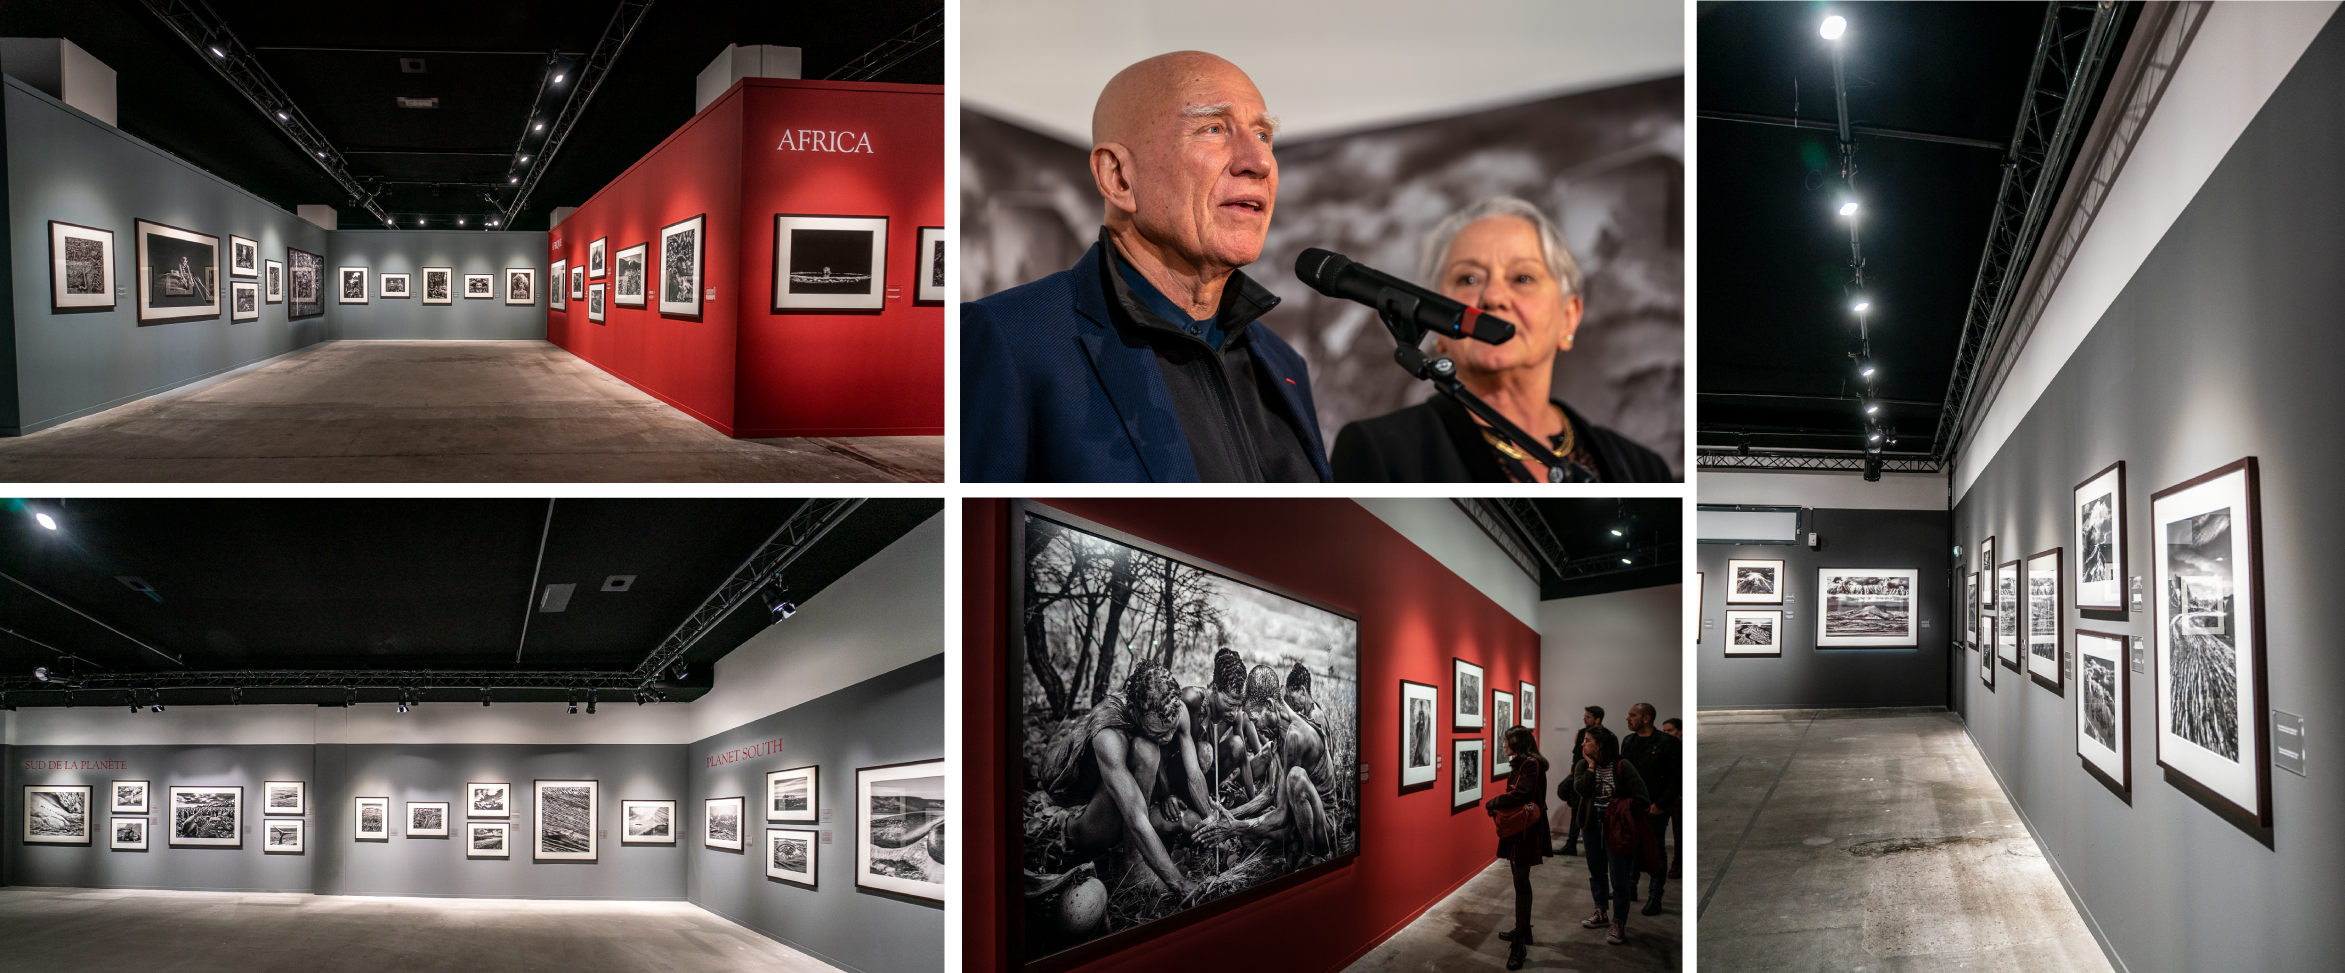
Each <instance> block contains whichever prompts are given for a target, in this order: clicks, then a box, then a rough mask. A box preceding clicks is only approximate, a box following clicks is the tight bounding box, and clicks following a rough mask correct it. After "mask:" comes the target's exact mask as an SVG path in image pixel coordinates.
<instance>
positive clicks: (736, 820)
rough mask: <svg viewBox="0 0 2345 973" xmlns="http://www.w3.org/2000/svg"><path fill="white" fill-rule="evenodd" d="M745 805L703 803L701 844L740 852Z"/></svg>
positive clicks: (726, 800) (719, 800)
mask: <svg viewBox="0 0 2345 973" xmlns="http://www.w3.org/2000/svg"><path fill="white" fill-rule="evenodd" d="M596 286H601V285H596ZM743 803H744V802H743V801H742V799H741V798H738V797H712V798H709V799H708V800H707V801H705V802H703V804H704V806H705V809H704V813H703V814H702V815H701V819H702V822H703V823H704V824H705V825H706V834H705V837H704V838H703V839H702V841H701V843H702V844H705V845H707V846H709V847H711V848H724V849H727V850H730V851H740V850H741V812H742V804H743Z"/></svg>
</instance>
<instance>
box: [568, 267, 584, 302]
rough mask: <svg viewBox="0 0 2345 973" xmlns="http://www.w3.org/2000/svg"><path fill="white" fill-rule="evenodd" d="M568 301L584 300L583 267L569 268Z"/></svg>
mask: <svg viewBox="0 0 2345 973" xmlns="http://www.w3.org/2000/svg"><path fill="white" fill-rule="evenodd" d="M570 299H571V300H573V301H583V300H585V299H586V268H584V267H572V268H570Z"/></svg>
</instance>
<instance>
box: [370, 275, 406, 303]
mask: <svg viewBox="0 0 2345 973" xmlns="http://www.w3.org/2000/svg"><path fill="white" fill-rule="evenodd" d="M375 280H376V282H377V283H378V284H379V285H380V289H381V291H382V295H383V296H384V297H395V298H399V299H401V300H405V299H406V298H408V297H411V296H413V295H411V294H410V293H408V284H409V283H411V282H410V281H409V280H408V279H407V275H406V274H377V275H375Z"/></svg>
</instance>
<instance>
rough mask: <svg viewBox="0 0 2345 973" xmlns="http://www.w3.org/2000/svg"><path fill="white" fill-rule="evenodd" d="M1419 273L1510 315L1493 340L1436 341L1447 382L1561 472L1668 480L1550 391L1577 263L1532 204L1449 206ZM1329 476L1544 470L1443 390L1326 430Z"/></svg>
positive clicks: (1563, 345)
mask: <svg viewBox="0 0 2345 973" xmlns="http://www.w3.org/2000/svg"><path fill="white" fill-rule="evenodd" d="M1417 277H1418V279H1419V280H1420V281H1421V282H1423V283H1424V284H1425V285H1426V286H1428V287H1431V288H1432V289H1434V290H1436V291H1439V292H1440V293H1442V294H1444V295H1446V296H1448V297H1450V298H1452V299H1454V300H1456V301H1459V302H1461V303H1463V304H1466V305H1468V306H1470V307H1474V308H1477V309H1479V310H1481V311H1482V312H1483V313H1485V314H1492V315H1496V316H1498V317H1501V318H1505V319H1506V320H1508V321H1512V322H1514V325H1515V335H1514V337H1513V338H1511V339H1509V340H1507V341H1506V342H1504V343H1502V344H1495V345H1493V344H1486V343H1483V342H1479V341H1467V340H1460V339H1456V338H1449V337H1443V338H1441V339H1439V342H1438V344H1437V345H1436V348H1435V350H1436V352H1437V353H1438V354H1441V355H1444V356H1447V357H1448V358H1449V359H1450V360H1452V361H1455V362H1456V363H1457V366H1458V368H1457V377H1458V381H1459V382H1461V383H1463V384H1464V385H1465V387H1466V389H1467V390H1468V391H1471V392H1473V393H1474V394H1475V395H1476V396H1479V397H1481V399H1482V400H1483V401H1484V402H1487V403H1489V404H1490V406H1491V408H1493V409H1496V410H1498V413H1499V414H1500V415H1503V416H1505V417H1506V418H1507V419H1508V420H1510V421H1512V422H1513V423H1514V424H1515V425H1517V426H1520V427H1522V429H1523V431H1525V432H1528V433H1530V434H1531V435H1532V436H1535V437H1537V438H1538V439H1540V440H1541V441H1543V442H1545V443H1547V445H1548V449H1549V450H1550V451H1552V452H1553V453H1555V455H1557V456H1560V457H1562V458H1563V460H1564V462H1566V463H1569V464H1571V466H1573V467H1576V469H1573V470H1567V471H1566V473H1567V475H1566V476H1565V479H1567V480H1594V481H1599V482H1606V483H1646V482H1666V481H1668V480H1671V479H1672V477H1671V476H1670V474H1669V464H1668V463H1666V462H1664V461H1663V460H1662V459H1661V457H1660V455H1659V454H1656V453H1654V452H1653V451H1652V450H1649V449H1646V448H1645V447H1643V446H1639V445H1637V444H1636V443H1634V442H1631V441H1630V440H1629V439H1628V437H1626V436H1622V435H1621V434H1619V433H1616V432H1613V431H1612V430H1610V429H1606V428H1604V427H1602V426H1599V425H1596V424H1594V423H1591V422H1589V421H1588V420H1587V419H1585V418H1583V417H1581V416H1580V414H1579V413H1577V412H1574V411H1572V408H1571V407H1570V406H1568V405H1565V404H1564V402H1563V400H1562V399H1560V398H1557V397H1555V395H1554V393H1553V391H1552V389H1551V386H1552V385H1553V383H1554V379H1555V356H1556V355H1557V354H1559V353H1562V352H1566V351H1570V350H1571V344H1572V334H1573V332H1575V331H1577V330H1579V326H1580V311H1581V305H1580V284H1581V281H1580V267H1579V264H1578V263H1577V262H1575V261H1573V260H1572V256H1571V250H1570V248H1568V247H1566V246H1565V245H1564V242H1563V232H1562V231H1561V230H1558V229H1556V227H1555V223H1554V221H1552V220H1549V219H1548V218H1547V214H1545V213H1542V212H1540V211H1539V208H1538V207H1537V206H1533V205H1531V204H1530V203H1528V202H1525V201H1523V200H1520V199H1516V198H1514V197H1511V196H1492V197H1490V198H1488V199H1483V200H1481V201H1478V202H1476V203H1474V204H1473V205H1471V206H1467V207H1466V208H1464V209H1462V210H1459V211H1457V212H1455V213H1452V214H1450V216H1449V218H1448V219H1445V220H1442V221H1441V225H1440V226H1437V227H1435V228H1434V230H1433V233H1432V235H1431V236H1429V237H1428V238H1426V241H1425V256H1424V259H1423V261H1422V262H1421V263H1420V264H1419V265H1418V272H1417ZM1333 465H1334V467H1335V478H1336V479H1337V480H1341V481H1349V482H1355V483H1359V482H1413V483H1425V482H1451V483H1472V482H1481V483H1508V482H1514V483H1545V482H1548V480H1547V467H1546V465H1545V464H1543V463H1541V462H1539V461H1538V460H1537V459H1534V458H1532V457H1531V455H1530V454H1528V453H1525V452H1524V451H1523V450H1521V449H1519V448H1517V447H1516V446H1515V445H1514V444H1512V443H1509V442H1507V441H1506V439H1505V437H1503V436H1500V435H1499V434H1498V433H1497V431H1496V430H1493V429H1491V428H1490V427H1489V426H1488V425H1487V424H1485V423H1483V422H1482V421H1481V420H1480V419H1477V418H1475V417H1474V415H1473V414H1472V413H1470V412H1467V411H1466V410H1465V408H1464V407H1463V406H1460V405H1458V404H1457V403H1455V402H1452V401H1450V399H1449V397H1448V396H1444V395H1435V396H1433V397H1432V398H1430V399H1427V400H1426V401H1425V402H1423V403H1421V404H1418V405H1414V406H1410V407H1409V408H1406V409H1402V410H1400V411H1399V412H1395V413H1393V414H1391V415H1387V416H1378V417H1376V418H1374V419H1362V420H1360V421H1358V422H1354V423H1351V424H1349V425H1346V426H1344V427H1343V430H1342V431H1341V432H1339V433H1337V434H1336V437H1335V456H1334V464H1333Z"/></svg>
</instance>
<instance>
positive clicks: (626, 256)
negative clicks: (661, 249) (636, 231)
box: [611, 243, 651, 307]
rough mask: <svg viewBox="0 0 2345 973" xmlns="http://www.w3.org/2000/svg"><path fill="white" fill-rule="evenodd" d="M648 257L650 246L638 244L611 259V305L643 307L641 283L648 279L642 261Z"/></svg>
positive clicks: (643, 299)
mask: <svg viewBox="0 0 2345 973" xmlns="http://www.w3.org/2000/svg"><path fill="white" fill-rule="evenodd" d="M650 255H651V244H648V243H638V244H636V245H634V246H632V247H628V248H627V249H625V250H621V251H619V253H618V255H617V256H614V257H612V258H611V303H613V304H616V305H618V306H620V307H642V306H644V303H645V301H646V298H645V297H644V296H643V295H644V291H643V282H644V281H645V280H648V279H649V278H650V274H649V272H648V270H647V268H646V265H645V263H644V261H645V260H646V259H648V258H649V257H650Z"/></svg>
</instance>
